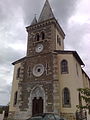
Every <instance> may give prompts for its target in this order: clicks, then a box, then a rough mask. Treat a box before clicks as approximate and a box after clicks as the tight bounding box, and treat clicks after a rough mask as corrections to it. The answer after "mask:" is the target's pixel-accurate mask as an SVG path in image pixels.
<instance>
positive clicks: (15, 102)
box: [14, 91, 18, 105]
mask: <svg viewBox="0 0 90 120" xmlns="http://www.w3.org/2000/svg"><path fill="white" fill-rule="evenodd" d="M17 95H18V92H17V91H16V92H15V94H14V105H16V104H17Z"/></svg>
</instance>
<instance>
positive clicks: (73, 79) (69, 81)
mask: <svg viewBox="0 0 90 120" xmlns="http://www.w3.org/2000/svg"><path fill="white" fill-rule="evenodd" d="M63 59H66V60H67V61H68V71H69V73H68V74H61V69H60V63H61V61H62V60H63ZM76 63H77V65H78V73H79V75H77V71H76ZM58 67H59V68H58V69H59V82H60V96H61V99H60V102H61V106H60V108H61V112H63V113H75V112H76V105H78V104H79V99H78V91H77V89H78V88H82V87H83V80H82V70H81V67H80V64H79V63H78V62H77V60H76V59H75V57H74V56H73V55H72V54H59V55H58ZM65 87H67V88H69V91H70V98H71V107H69V108H68V107H67V108H65V107H63V106H62V105H63V103H62V90H63V89H64V88H65Z"/></svg>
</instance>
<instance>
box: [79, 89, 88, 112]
mask: <svg viewBox="0 0 90 120" xmlns="http://www.w3.org/2000/svg"><path fill="white" fill-rule="evenodd" d="M78 92H79V105H77V108H78V109H80V110H83V109H87V110H89V114H90V89H89V88H79V89H78ZM82 100H84V101H85V103H86V104H85V105H82Z"/></svg>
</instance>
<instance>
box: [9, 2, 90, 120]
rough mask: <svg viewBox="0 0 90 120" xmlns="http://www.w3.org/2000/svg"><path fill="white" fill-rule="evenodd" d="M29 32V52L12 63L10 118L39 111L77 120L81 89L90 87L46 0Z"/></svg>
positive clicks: (29, 27) (75, 54)
mask: <svg viewBox="0 0 90 120" xmlns="http://www.w3.org/2000/svg"><path fill="white" fill-rule="evenodd" d="M26 30H27V32H28V43H27V54H26V56H25V57H24V58H22V59H20V60H17V61H15V62H14V63H13V65H14V66H15V67H14V76H13V83H12V93H11V100H10V109H9V117H10V118H14V119H16V120H25V119H27V118H29V117H31V116H32V115H35V114H39V113H47V112H54V113H58V114H60V115H62V116H64V117H65V118H67V120H76V116H75V112H76V105H78V104H79V95H78V92H77V89H78V88H85V87H88V88H89V87H90V79H89V77H88V76H87V74H86V73H85V72H84V70H83V69H82V66H84V63H83V61H82V60H81V58H80V57H79V55H78V53H77V52H76V51H66V50H64V39H65V33H64V31H63V30H62V28H61V26H60V25H59V23H58V22H57V20H56V19H55V17H54V14H53V12H52V9H51V7H50V4H49V2H48V0H46V2H45V4H44V7H43V9H42V12H41V14H40V17H39V19H38V21H37V19H36V17H35V18H34V19H33V21H32V23H31V25H30V26H28V27H26Z"/></svg>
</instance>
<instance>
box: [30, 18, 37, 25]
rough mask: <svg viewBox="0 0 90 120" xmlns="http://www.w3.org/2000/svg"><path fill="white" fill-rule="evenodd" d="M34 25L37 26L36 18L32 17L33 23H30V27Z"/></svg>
mask: <svg viewBox="0 0 90 120" xmlns="http://www.w3.org/2000/svg"><path fill="white" fill-rule="evenodd" d="M35 24H37V19H36V16H35V17H34V19H33V21H32V22H31V25H35Z"/></svg>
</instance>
